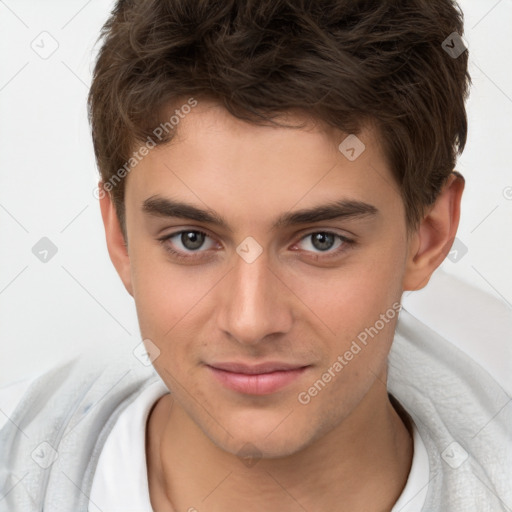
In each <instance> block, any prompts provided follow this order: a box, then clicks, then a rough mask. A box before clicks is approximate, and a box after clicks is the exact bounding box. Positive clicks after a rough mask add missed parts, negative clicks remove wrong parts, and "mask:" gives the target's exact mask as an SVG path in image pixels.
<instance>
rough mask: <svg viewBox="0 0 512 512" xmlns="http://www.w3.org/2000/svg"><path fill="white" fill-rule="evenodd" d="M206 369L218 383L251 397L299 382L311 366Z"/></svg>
mask: <svg viewBox="0 0 512 512" xmlns="http://www.w3.org/2000/svg"><path fill="white" fill-rule="evenodd" d="M206 367H207V368H208V370H209V371H210V373H211V375H212V376H213V377H214V378H215V379H216V380H217V382H220V383H221V384H222V385H223V386H225V387H227V388H228V389H231V390H233V391H236V392H239V393H245V394H249V395H268V394H271V393H274V392H276V391H279V390H280V389H283V388H284V387H286V386H288V385H289V384H291V383H292V382H294V381H295V380H297V379H298V378H299V377H300V376H302V375H303V374H304V372H305V371H306V370H307V369H308V368H309V367H310V366H309V365H293V364H288V363H281V362H268V363H260V364H257V365H247V364H243V363H231V362H230V363H215V364H212V365H206Z"/></svg>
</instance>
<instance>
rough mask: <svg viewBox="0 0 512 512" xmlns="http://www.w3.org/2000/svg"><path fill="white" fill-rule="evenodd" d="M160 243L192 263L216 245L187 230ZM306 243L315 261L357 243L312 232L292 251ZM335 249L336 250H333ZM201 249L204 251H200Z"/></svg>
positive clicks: (336, 236)
mask: <svg viewBox="0 0 512 512" xmlns="http://www.w3.org/2000/svg"><path fill="white" fill-rule="evenodd" d="M206 240H209V241H210V244H206V245H207V247H206V248H205V247H204V245H205V241H206ZM158 241H159V242H160V243H161V244H162V245H163V247H164V249H165V250H166V251H167V252H168V253H169V254H171V255H172V257H173V258H175V259H177V260H182V261H183V260H188V261H191V260H193V259H196V258H201V257H204V256H205V254H204V253H206V252H207V251H208V249H212V248H213V247H215V245H216V244H215V241H214V240H213V239H212V238H211V237H210V236H209V235H207V234H206V233H205V232H204V231H201V230H197V229H186V230H181V231H177V232H175V233H170V234H168V235H165V236H164V237H162V238H159V239H158ZM304 241H305V242H307V243H305V244H304V245H305V246H306V247H305V249H304V252H308V253H312V257H313V258H314V259H324V258H325V259H327V258H331V257H336V256H339V255H340V254H341V253H343V252H345V251H347V250H348V249H349V248H350V247H351V246H353V245H355V243H356V242H355V241H354V240H351V239H349V238H347V237H345V236H343V235H340V234H338V233H334V232H331V231H312V232H310V233H308V234H306V235H305V236H303V237H302V238H301V239H300V241H299V242H298V243H297V244H295V245H293V246H292V250H294V247H297V246H299V245H300V244H301V243H303V242H304ZM336 241H337V243H336ZM333 247H334V250H332V249H333ZM201 248H203V249H204V250H200V249H201Z"/></svg>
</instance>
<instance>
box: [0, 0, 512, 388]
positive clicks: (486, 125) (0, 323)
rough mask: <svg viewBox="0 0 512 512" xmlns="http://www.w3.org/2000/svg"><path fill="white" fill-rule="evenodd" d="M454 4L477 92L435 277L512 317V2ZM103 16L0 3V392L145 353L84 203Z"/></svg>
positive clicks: (70, 5) (102, 7)
mask: <svg viewBox="0 0 512 512" xmlns="http://www.w3.org/2000/svg"><path fill="white" fill-rule="evenodd" d="M460 5H461V7H462V10H463V11H464V13H465V20H466V32H465V36H464V38H465V40H466V41H467V43H468V45H469V50H470V54H469V55H470V65H469V70H470V73H471V76H472V79H473V84H474V85H473V88H472V91H471V95H470V99H469V101H468V104H467V108H468V117H469V137H468V142H467V146H466V150H465V152H464V154H463V156H462V157H461V158H460V161H459V162H458V165H457V170H459V172H461V173H462V174H463V175H464V177H465V178H466V189H465V192H464V197H463V202H462V210H463V211H462V217H461V221H460V227H459V232H458V238H459V239H460V241H461V242H462V243H463V244H464V245H465V246H466V247H467V249H468V251H467V253H466V254H465V255H464V256H463V257H462V258H460V259H459V261H457V262H455V263H454V262H452V261H450V260H448V259H447V260H446V261H445V262H444V263H443V264H442V268H443V270H444V271H445V272H446V273H449V274H453V275H455V276H458V277H459V278H460V279H462V280H463V281H465V282H467V283H470V284H472V285H473V286H475V287H477V288H479V289H480V290H482V291H485V292H487V293H489V294H491V295H493V296H495V297H496V298H498V299H499V300H500V301H501V302H502V303H503V304H505V305H506V307H507V308H508V309H507V311H508V312H509V313H510V308H512V306H511V304H512V264H511V261H512V260H511V255H512V170H511V169H512V165H511V157H510V148H511V147H512V73H511V65H510V62H511V55H512V38H511V37H510V27H511V26H512V1H511V0H500V1H496V0H489V1H488V0H462V1H461V2H460ZM111 6H112V2H105V1H99V0H89V1H84V0H80V1H75V0H73V1H70V0H61V1H56V0H51V1H50V0H45V1H44V2H39V1H35V0H32V1H27V0H25V1H24V0H0V52H1V66H0V148H1V151H0V229H1V231H0V354H1V355H0V385H3V384H5V383H7V382H12V381H15V380H19V379H21V378H24V377H26V376H29V375H33V374H36V373H40V372H41V371H42V370H43V369H44V368H47V367H49V366H52V365H53V364H56V363H57V362H58V361H61V360H64V359H67V358H68V357H69V356H71V355H73V354H77V353H80V352H88V353H97V354H100V355H103V354H105V355H106V354H107V353H109V354H111V353H113V352H114V351H115V350H119V349H121V348H122V349H123V350H127V349H128V350H132V349H133V348H134V347H135V346H137V345H138V344H139V342H140V336H139V330H138V326H137V319H136V313H135V307H134V304H133V301H132V298H131V297H130V296H129V295H128V293H127V292H126V291H125V289H124V287H123V286H122V283H121V281H120V279H119V278H118V276H117V274H116V272H115V270H114V268H113V266H112V264H111V262H110V259H109V256H108V253H107V250H106V245H105V241H104V233H103V226H102V223H101V217H100V213H99V205H98V201H97V200H96V199H95V198H94V196H93V189H94V187H95V184H96V182H97V178H98V173H97V170H96V166H95V161H94V156H93V149H92V143H91V137H90V133H89V126H88V122H87V114H86V96H87V92H88V88H89V84H90V79H91V71H92V66H93V59H94V55H95V51H96V49H97V46H96V48H95V42H96V38H97V36H98V34H99V30H100V28H101V26H102V24H103V23H104V21H105V20H106V19H107V16H108V13H109V12H110V9H111ZM42 32H47V33H48V34H49V35H48V34H46V35H40V34H41V33H42ZM41 38H45V39H44V48H46V50H48V49H49V48H51V45H52V44H54V45H57V44H58V48H57V49H56V51H55V52H54V53H53V54H52V55H51V56H49V57H48V58H46V59H43V58H41V57H40V56H39V55H38V54H37V53H36V52H35V51H34V50H33V48H32V47H31V45H32V46H35V45H39V46H42V43H41ZM53 40H54V41H55V42H53ZM41 51H42V50H41ZM42 237H48V238H49V239H50V240H51V241H52V242H53V243H54V244H55V245H56V247H57V249H58V252H57V253H56V255H55V256H54V257H53V258H51V259H50V261H48V262H47V263H42V262H41V261H39V259H37V258H36V256H35V255H34V254H33V253H32V247H33V246H34V245H35V244H36V243H37V242H38V241H39V240H40V239H41V238H42ZM420 293H421V292H420ZM404 303H405V301H404ZM481 321H482V323H485V318H482V319H481ZM487 342H488V340H482V343H484V344H485V343H487Z"/></svg>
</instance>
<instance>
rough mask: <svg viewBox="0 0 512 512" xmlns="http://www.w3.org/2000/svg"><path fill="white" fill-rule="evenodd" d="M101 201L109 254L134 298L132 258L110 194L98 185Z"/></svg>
mask: <svg viewBox="0 0 512 512" xmlns="http://www.w3.org/2000/svg"><path fill="white" fill-rule="evenodd" d="M98 190H99V201H100V209H101V217H102V219H103V226H104V227H105V237H106V241H107V248H108V253H109V255H110V259H111V261H112V263H113V264H114V267H115V268H116V270H117V273H118V274H119V277H120V278H121V281H122V282H123V284H124V287H125V288H126V290H127V292H128V293H129V294H130V295H131V296H132V297H133V289H132V276H131V267H130V256H129V254H128V247H127V243H126V242H125V239H124V236H123V232H122V230H121V225H120V223H119V219H118V217H117V213H116V209H115V206H114V203H113V202H112V198H111V197H110V193H109V192H106V191H105V189H104V187H103V182H101V181H100V182H99V183H98Z"/></svg>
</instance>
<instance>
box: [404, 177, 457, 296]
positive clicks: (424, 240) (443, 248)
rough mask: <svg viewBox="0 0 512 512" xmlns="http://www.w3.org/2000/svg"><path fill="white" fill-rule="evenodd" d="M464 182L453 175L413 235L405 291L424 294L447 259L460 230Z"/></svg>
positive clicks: (405, 277)
mask: <svg viewBox="0 0 512 512" xmlns="http://www.w3.org/2000/svg"><path fill="white" fill-rule="evenodd" d="M464 185H465V181H464V178H463V176H462V175H461V174H459V173H458V172H456V171H454V172H452V174H450V176H449V177H448V179H447V181H446V183H445V185H444V186H443V189H442V190H441V193H440V194H439V196H438V198H437V200H436V201H435V203H434V204H433V205H432V206H431V207H430V209H429V211H428V213H427V214H426V215H425V217H424V218H423V220H422V221H421V223H420V225H419V226H418V228H417V230H416V231H415V232H414V233H413V234H412V235H411V238H410V241H409V252H408V256H407V264H406V270H405V274H404V281H403V290H404V291H405V290H421V288H423V287H425V286H426V285H427V284H428V282H429V280H430V277H431V276H432V274H433V273H434V270H436V268H437V267H439V265H441V263H442V262H443V260H444V259H445V258H446V256H447V255H448V253H449V251H450V248H451V247H452V245H453V241H454V239H455V235H456V233H457V228H458V227H459V218H460V202H461V198H462V192H463V191H464Z"/></svg>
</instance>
